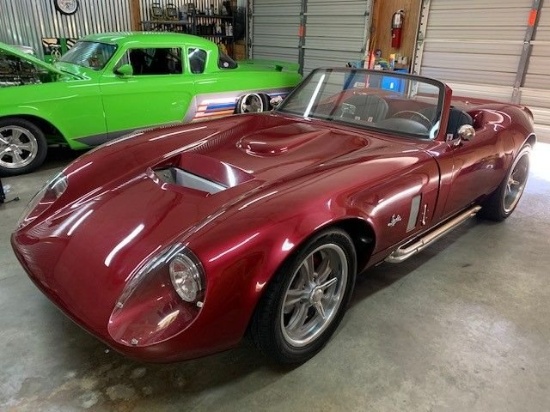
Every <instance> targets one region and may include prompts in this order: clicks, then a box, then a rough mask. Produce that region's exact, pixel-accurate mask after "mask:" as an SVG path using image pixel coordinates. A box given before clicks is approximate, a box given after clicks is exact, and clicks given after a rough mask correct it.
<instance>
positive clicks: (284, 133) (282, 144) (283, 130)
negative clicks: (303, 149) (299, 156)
mask: <svg viewBox="0 0 550 412" xmlns="http://www.w3.org/2000/svg"><path fill="white" fill-rule="evenodd" d="M330 133H331V131H330V130H329V129H318V128H315V127H313V126H311V125H309V124H304V123H294V124H289V125H281V126H275V127H272V128H269V129H264V130H262V131H261V132H258V133H252V134H249V135H247V136H244V137H243V138H241V139H240V140H239V142H238V143H237V147H238V148H239V149H241V150H243V151H244V152H246V153H248V154H252V155H257V156H276V155H279V154H282V153H285V152H289V151H292V150H294V149H297V148H299V147H300V146H303V145H305V144H307V143H310V142H312V141H314V140H317V139H319V138H320V137H323V136H325V135H327V134H330Z"/></svg>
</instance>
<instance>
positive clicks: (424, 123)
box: [278, 68, 444, 139]
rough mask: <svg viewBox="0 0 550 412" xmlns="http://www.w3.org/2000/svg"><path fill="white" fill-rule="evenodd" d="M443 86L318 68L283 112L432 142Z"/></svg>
mask: <svg viewBox="0 0 550 412" xmlns="http://www.w3.org/2000/svg"><path fill="white" fill-rule="evenodd" d="M443 96H444V86H443V84H442V83H440V82H437V81H434V80H430V79H422V78H419V77H416V76H411V75H408V74H398V73H394V72H384V71H372V70H362V69H360V70H358V69H346V68H342V69H317V70H315V71H313V72H312V73H311V74H310V75H309V76H308V77H307V78H306V79H305V80H304V81H303V82H302V83H301V84H300V86H298V88H297V89H296V90H294V91H293V92H292V93H291V94H290V95H289V96H288V97H287V99H285V101H283V103H282V104H281V105H280V106H279V108H278V111H281V112H285V113H292V114H296V115H299V116H302V117H305V118H315V119H323V120H329V121H335V122H341V123H347V124H350V125H353V126H359V127H365V128H372V129H377V130H380V131H385V132H393V133H397V134H402V135H410V136H413V137H420V138H431V139H433V138H434V137H435V136H436V134H437V131H438V130H439V121H440V117H441V107H442V101H443Z"/></svg>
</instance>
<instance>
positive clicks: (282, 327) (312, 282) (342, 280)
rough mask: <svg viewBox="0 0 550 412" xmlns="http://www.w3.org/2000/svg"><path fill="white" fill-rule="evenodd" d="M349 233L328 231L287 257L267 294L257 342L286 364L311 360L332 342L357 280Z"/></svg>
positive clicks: (255, 323) (255, 324)
mask: <svg viewBox="0 0 550 412" xmlns="http://www.w3.org/2000/svg"><path fill="white" fill-rule="evenodd" d="M355 271H356V255H355V250H354V248H353V243H352V241H351V239H350V237H349V236H348V235H347V234H346V233H345V232H343V231H341V230H329V231H326V232H323V233H321V234H320V235H318V236H316V237H315V238H313V239H312V240H311V241H309V242H308V243H307V244H306V245H305V246H304V247H302V248H301V249H300V251H299V252H298V253H297V254H296V255H294V256H293V257H292V258H290V259H289V260H287V261H286V262H285V263H284V264H283V266H282V267H281V269H280V270H279V271H278V273H277V274H276V275H275V277H274V279H273V280H272V282H271V283H270V284H269V285H268V287H267V290H266V292H265V294H264V296H263V297H262V299H261V301H260V303H259V304H258V308H257V309H256V312H255V314H254V317H253V320H252V324H251V328H250V332H251V336H252V339H253V341H254V343H255V344H256V346H257V347H258V348H259V349H260V350H261V351H262V352H264V353H265V354H267V355H268V356H270V357H272V358H274V359H276V360H277V361H279V362H282V363H301V362H305V361H306V360H308V359H310V358H311V357H312V356H314V355H315V354H316V353H317V352H319V351H320V350H321V349H322V348H323V346H324V345H325V344H326V343H327V342H328V340H329V338H330V336H331V335H332V334H333V333H334V331H335V330H336V328H337V327H338V324H339V323H340V321H341V320H342V317H343V316H344V313H345V311H346V306H347V304H348V302H349V298H350V296H351V293H352V291H353V287H354V283H355Z"/></svg>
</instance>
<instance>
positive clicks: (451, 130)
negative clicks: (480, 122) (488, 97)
mask: <svg viewBox="0 0 550 412" xmlns="http://www.w3.org/2000/svg"><path fill="white" fill-rule="evenodd" d="M420 113H422V114H423V115H425V116H426V117H427V118H428V119H430V120H431V121H432V122H435V121H437V117H438V116H437V112H436V108H435V107H428V108H425V109H422V110H421V111H420ZM465 124H469V125H470V126H473V124H474V121H473V119H472V116H470V115H469V114H468V113H466V112H465V111H464V110H460V109H457V108H456V107H452V106H451V108H450V110H449V122H448V123H447V130H446V131H445V136H446V138H447V140H452V139H456V138H457V137H458V136H457V135H458V129H460V126H462V125H465Z"/></svg>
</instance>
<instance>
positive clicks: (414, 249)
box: [385, 206, 481, 263]
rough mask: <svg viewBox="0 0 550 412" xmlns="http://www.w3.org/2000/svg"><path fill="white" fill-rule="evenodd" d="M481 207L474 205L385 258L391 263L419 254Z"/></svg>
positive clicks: (473, 214)
mask: <svg viewBox="0 0 550 412" xmlns="http://www.w3.org/2000/svg"><path fill="white" fill-rule="evenodd" d="M480 209H481V206H474V207H472V208H470V209H468V210H466V211H464V212H462V213H460V214H459V215H457V216H455V217H454V218H452V219H450V220H448V221H446V222H445V223H443V224H442V225H441V226H439V227H437V228H436V229H434V230H433V231H431V232H429V233H427V234H426V235H424V236H422V237H421V238H420V239H418V240H416V241H415V242H414V243H412V244H411V243H406V244H405V245H403V246H401V247H399V248H397V249H396V250H394V251H393V252H392V253H390V255H389V256H388V257H387V258H386V259H385V261H386V262H389V263H401V262H403V261H404V260H406V259H408V258H410V257H411V256H412V255H415V254H417V253H418V252H420V251H421V250H423V249H424V248H426V247H427V246H429V245H430V244H432V243H433V242H435V241H436V240H438V239H439V238H440V237H442V236H443V235H445V234H447V233H448V232H450V231H451V230H453V229H455V228H456V227H457V226H459V225H461V224H462V223H464V222H465V221H466V220H468V219H470V218H471V217H473V216H475V215H476V214H477V212H479V210H480Z"/></svg>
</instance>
